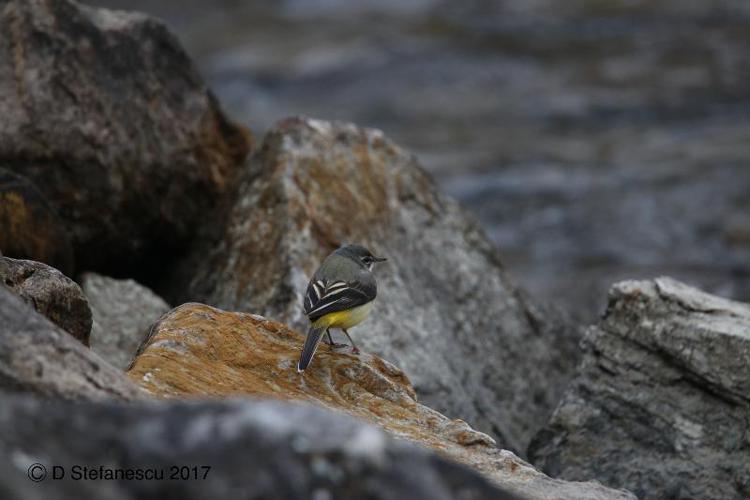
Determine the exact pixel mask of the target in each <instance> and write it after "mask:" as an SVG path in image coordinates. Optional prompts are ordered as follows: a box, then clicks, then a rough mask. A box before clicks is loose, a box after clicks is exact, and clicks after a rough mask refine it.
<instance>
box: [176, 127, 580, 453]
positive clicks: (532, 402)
mask: <svg viewBox="0 0 750 500" xmlns="http://www.w3.org/2000/svg"><path fill="white" fill-rule="evenodd" d="M343 242H348V243H359V244H363V245H365V246H367V247H368V248H370V249H371V250H372V251H373V252H374V253H375V254H376V255H382V256H384V257H387V258H388V262H387V263H384V264H382V265H380V266H379V267H378V268H376V270H375V275H376V277H377V280H378V298H377V300H376V302H375V305H374V308H373V311H372V314H371V315H370V317H369V318H368V319H367V321H365V322H364V323H362V325H361V326H358V327H355V328H353V329H352V331H351V332H350V333H351V334H352V337H353V338H354V340H355V342H357V343H358V345H359V346H360V347H362V348H363V349H365V350H367V351H369V352H371V353H376V354H378V355H380V356H382V357H384V358H386V359H388V360H390V361H391V362H393V363H395V364H397V365H398V366H399V367H401V368H402V369H403V370H405V371H406V372H407V373H408V374H409V376H410V378H411V379H412V382H413V383H414V387H415V388H416V391H417V393H418V394H420V395H421V397H422V398H423V399H424V400H425V401H426V402H427V404H429V405H430V406H431V407H433V408H435V409H436V410H438V411H440V412H443V413H445V414H447V415H450V416H452V417H453V416H455V417H458V416H460V417H462V418H464V419H465V420H466V421H467V422H469V423H470V424H471V425H472V426H474V427H476V428H477V429H479V430H481V431H483V432H486V433H488V434H491V435H492V436H493V437H495V438H496V439H497V441H498V442H499V443H501V445H502V446H503V447H505V448H508V449H512V450H514V451H515V452H517V453H523V451H524V450H525V448H526V444H527V442H528V440H529V439H530V438H531V436H532V435H533V433H534V432H536V430H537V429H538V427H540V426H541V425H543V423H544V422H545V421H546V419H547V418H548V416H549V412H551V411H552V409H553V408H554V405H555V404H557V402H558V400H559V396H560V395H561V394H562V392H563V390H564V388H565V384H566V382H567V380H568V379H569V377H571V376H572V374H573V371H574V369H575V365H576V360H577V357H578V347H577V346H578V339H579V335H578V332H577V331H576V329H575V328H571V327H569V325H568V323H566V321H565V319H564V318H560V317H559V316H558V315H556V314H554V313H553V312H552V311H548V310H546V309H545V308H542V307H540V306H539V304H537V303H536V302H535V301H533V300H531V299H529V298H528V297H527V296H526V295H525V294H524V293H523V292H522V291H521V290H519V289H518V288H517V287H516V285H515V284H514V283H513V281H512V280H511V279H510V278H509V277H508V276H507V275H506V273H505V272H504V270H503V268H502V264H501V262H500V257H499V254H498V252H497V250H496V248H495V247H494V246H493V245H492V243H491V242H490V241H489V240H488V239H487V237H486V235H485V234H484V233H483V232H482V230H481V229H480V228H479V226H478V225H477V224H476V223H475V221H474V220H473V219H472V218H471V217H470V216H469V215H468V214H466V213H465V212H464V211H463V210H462V209H461V208H460V207H459V206H458V205H457V204H456V202H455V201H454V200H452V199H450V198H448V197H446V196H444V195H443V194H441V193H440V192H439V191H438V189H437V188H436V187H435V185H434V184H433V182H432V180H431V179H430V178H429V176H428V175H427V174H426V173H425V172H424V171H423V170H422V168H421V167H420V166H419V163H418V162H417V160H416V158H415V157H414V156H413V155H412V154H410V153H409V152H408V151H406V150H404V149H402V148H401V147H399V146H398V145H396V144H394V143H393V142H392V141H390V140H389V139H388V138H387V137H386V136H385V135H384V134H383V133H382V132H380V131H378V130H372V129H366V128H361V127H357V126H355V125H352V124H347V123H337V122H325V121H320V120H311V119H304V118H292V119H288V120H284V121H282V122H281V123H280V124H279V125H278V126H276V127H275V128H273V129H272V130H271V131H269V133H268V134H267V135H266V137H265V139H264V141H263V145H262V147H261V148H260V149H259V150H258V151H257V152H256V154H255V155H254V156H253V158H252V160H251V161H250V162H249V163H248V166H247V170H246V171H245V172H244V175H243V178H242V181H241V183H240V185H239V196H238V199H237V200H236V202H235V204H234V207H233V208H232V211H231V213H230V215H229V216H228V217H227V226H226V228H225V230H224V235H223V236H222V238H221V239H220V241H219V242H218V243H217V244H216V245H214V247H213V248H210V249H206V250H205V251H203V252H201V253H200V254H199V255H197V256H196V257H197V258H196V261H195V263H194V264H193V265H191V266H188V268H187V269H186V270H185V274H186V275H187V276H189V277H190V278H191V280H192V282H191V284H190V286H185V287H183V291H186V292H187V293H185V295H183V297H182V300H181V301H188V300H191V301H192V300H198V301H200V302H205V303H207V304H210V305H213V306H216V307H221V308H224V309H228V310H239V311H248V312H253V313H258V314H262V315H264V316H266V317H269V318H274V319H276V320H278V321H281V322H283V323H285V324H288V325H290V326H291V327H293V328H295V329H298V330H300V331H305V330H306V329H307V325H308V321H307V318H305V317H304V315H303V314H302V296H303V293H304V290H305V288H306V286H307V283H308V280H309V278H310V276H311V275H312V273H313V272H314V271H315V269H316V267H317V266H318V265H319V264H320V262H321V261H322V260H323V258H325V256H326V255H327V254H328V253H329V252H331V251H332V250H334V249H335V248H336V247H337V246H338V245H339V244H341V243H343ZM334 335H339V333H338V332H334ZM519 374H522V376H519Z"/></svg>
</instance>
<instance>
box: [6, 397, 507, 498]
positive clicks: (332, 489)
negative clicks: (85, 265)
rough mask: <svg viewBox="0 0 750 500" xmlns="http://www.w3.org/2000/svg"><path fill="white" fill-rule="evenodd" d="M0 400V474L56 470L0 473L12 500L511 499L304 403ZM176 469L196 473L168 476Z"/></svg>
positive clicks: (461, 471)
mask: <svg viewBox="0 0 750 500" xmlns="http://www.w3.org/2000/svg"><path fill="white" fill-rule="evenodd" d="M0 401H1V402H2V404H1V405H0V454H1V455H5V456H12V457H15V460H14V463H12V465H11V467H10V468H9V469H7V470H6V471H5V473H4V476H6V477H8V478H9V479H10V478H16V477H17V476H19V475H23V476H25V475H26V468H27V467H28V466H29V465H30V464H31V463H32V462H33V461H38V462H39V463H42V464H46V466H47V467H48V468H49V474H52V468H51V467H52V465H57V466H58V467H63V468H64V470H65V472H66V478H65V479H64V480H57V481H53V480H46V481H43V482H40V483H32V482H31V481H29V480H28V479H25V477H24V479H25V481H26V482H25V484H23V483H20V481H16V482H15V484H14V483H11V482H10V481H4V483H5V484H12V485H14V486H16V487H17V489H16V493H17V495H16V496H14V497H13V498H18V499H24V500H26V499H36V498H40V494H43V495H44V496H43V498H47V499H67V498H100V499H105V500H107V499H118V500H119V499H131V498H132V499H135V498H138V499H163V498H182V499H205V498H216V499H236V498H268V499H290V500H292V499H294V500H297V499H307V498H352V499H354V498H372V499H389V500H390V499H404V500H406V499H412V498H413V499H424V500H442V499H444V500H448V499H453V498H466V499H471V500H473V499H477V500H479V499H487V500H489V499H493V500H516V499H519V500H520V498H521V497H517V496H515V495H511V494H509V493H507V492H504V491H502V490H500V489H499V488H498V487H496V486H492V485H491V484H490V483H489V482H488V481H486V480H484V479H483V478H482V477H481V476H479V475H478V474H477V473H475V472H473V471H471V470H469V469H467V468H465V467H462V466H459V465H456V464H454V463H452V462H449V461H447V460H445V459H443V458H440V457H439V456H436V455H435V454H432V453H429V452H427V451H424V450H421V449H419V448H416V447H414V446H410V445H407V444H405V443H402V442H399V441H396V440H394V439H391V438H389V437H387V436H386V435H385V434H384V433H383V432H382V431H381V430H379V429H377V428H375V427H372V426H369V425H365V424H362V423H360V422H357V421H356V420H354V419H352V418H348V417H346V416H343V415H336V414H333V413H331V412H327V411H324V410H322V409H319V408H315V407H312V406H309V405H292V404H285V403H280V402H261V401H229V402H191V403H185V402H181V403H168V404H160V405H155V404H153V403H152V404H138V405H127V406H125V405H118V404H112V403H109V404H104V403H99V404H92V403H88V404H78V405H74V404H63V403H54V404H45V405H42V404H41V403H40V402H39V401H37V400H33V399H29V398H18V397H13V398H11V397H7V396H0ZM41 413H44V418H40V417H39V415H40V414H41ZM71 416H73V417H74V418H71ZM60 428H65V432H64V433H60V432H59V430H60ZM103 448H106V449H107V453H108V456H109V458H108V460H107V461H106V465H103V464H102V449H103ZM75 465H78V466H79V467H85V466H87V467H89V469H94V470H95V472H98V470H99V467H100V466H101V465H103V467H105V468H108V469H141V470H143V471H145V470H152V471H155V473H156V471H161V472H162V473H163V474H164V479H158V480H150V481H149V480H141V481H138V480H130V481H127V480H122V481H114V480H109V481H108V480H75V479H74V478H72V473H73V472H74V470H73V466H75ZM174 466H176V467H177V469H178V479H176V480H175V479H171V478H170V476H171V475H172V472H171V471H172V467H174ZM204 466H205V467H210V469H208V470H206V469H205V468H204ZM193 467H195V469H193ZM188 468H189V469H188ZM185 469H187V470H188V471H189V472H188V476H190V475H191V474H194V473H193V470H195V471H196V472H195V473H197V475H198V478H197V479H195V478H194V476H191V478H190V479H179V474H185ZM79 471H80V469H79ZM204 473H205V478H204ZM89 474H91V472H89Z"/></svg>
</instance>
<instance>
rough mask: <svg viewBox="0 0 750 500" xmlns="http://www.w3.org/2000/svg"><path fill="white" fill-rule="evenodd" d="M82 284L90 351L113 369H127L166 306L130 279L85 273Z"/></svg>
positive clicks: (167, 308) (167, 306)
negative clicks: (87, 309)
mask: <svg viewBox="0 0 750 500" xmlns="http://www.w3.org/2000/svg"><path fill="white" fill-rule="evenodd" d="M81 285H82V287H83V291H84V293H85V294H86V297H87V298H88V302H89V306H91V313H92V316H93V319H94V324H93V327H92V328H91V349H93V350H94V351H95V352H97V353H98V354H99V355H100V356H101V357H103V358H104V359H106V360H107V361H109V362H110V363H112V364H113V365H114V366H116V367H118V368H121V369H123V370H124V369H126V368H127V367H128V365H129V364H130V362H131V361H132V360H133V356H134V355H135V352H136V351H137V350H138V346H139V345H140V344H141V342H142V341H143V338H144V337H145V336H146V334H147V333H148V330H149V327H150V326H151V325H152V324H153V323H154V322H155V321H156V320H157V319H159V316H161V315H162V314H164V313H165V312H167V311H169V309H170V307H169V304H167V303H166V302H164V299H162V298H161V297H159V296H158V295H156V294H155V293H154V292H152V291H151V290H149V289H148V288H146V287H145V286H143V285H140V284H138V283H136V282H135V281H133V280H116V279H113V278H108V277H106V276H101V275H99V274H96V273H85V274H83V276H82V277H81Z"/></svg>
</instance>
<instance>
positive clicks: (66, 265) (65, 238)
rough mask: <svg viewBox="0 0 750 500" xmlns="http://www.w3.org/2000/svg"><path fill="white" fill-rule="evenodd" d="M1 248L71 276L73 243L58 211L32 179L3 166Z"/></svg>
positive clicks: (0, 173) (0, 175)
mask: <svg viewBox="0 0 750 500" xmlns="http://www.w3.org/2000/svg"><path fill="white" fill-rule="evenodd" d="M0 251H2V252H3V255H5V256H7V257H15V258H17V259H30V260H36V261H39V262H44V263H45V264H49V265H50V266H52V267H54V268H56V269H59V270H60V271H62V272H63V273H65V274H67V275H69V276H71V275H72V274H73V272H74V269H73V246H72V244H71V241H70V234H69V232H68V230H67V228H66V227H65V224H64V223H63V222H62V220H61V219H60V217H59V216H58V215H57V212H55V210H54V209H53V208H52V206H51V205H50V204H49V202H48V201H47V199H46V198H45V197H44V195H43V194H42V193H41V192H40V191H39V189H37V187H36V186H35V185H34V183H33V182H31V181H30V180H29V179H27V178H25V177H23V176H21V175H18V174H15V173H13V172H11V171H10V170H8V169H6V168H2V167H0Z"/></svg>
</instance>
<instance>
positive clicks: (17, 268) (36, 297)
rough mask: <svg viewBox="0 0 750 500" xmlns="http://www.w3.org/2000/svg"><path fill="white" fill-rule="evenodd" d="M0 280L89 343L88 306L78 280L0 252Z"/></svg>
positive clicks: (86, 343) (41, 311) (42, 312)
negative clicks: (0, 254) (1, 254)
mask: <svg viewBox="0 0 750 500" xmlns="http://www.w3.org/2000/svg"><path fill="white" fill-rule="evenodd" d="M0 283H3V284H5V286H7V287H8V288H9V289H10V290H11V291H12V292H13V293H15V294H16V295H18V296H19V297H21V298H22V299H23V300H24V301H25V302H27V303H28V304H30V305H31V306H32V307H33V308H34V309H36V310H37V312H39V313H41V314H43V315H44V316H46V317H47V318H48V319H49V320H50V321H52V322H53V323H55V324H56V325H57V326H59V327H60V328H62V329H63V330H65V331H66V332H68V333H69V334H71V335H72V336H73V337H75V338H76V339H78V340H80V341H81V342H82V343H83V344H84V345H89V335H90V332H91V309H90V308H89V304H88V301H87V300H86V296H85V295H84V294H83V291H82V290H81V287H80V286H78V283H76V282H75V281H73V280H72V279H70V278H68V277H67V276H65V275H64V274H63V273H61V272H60V271H58V270H57V269H54V268H52V267H50V266H48V265H46V264H42V263H41V262H34V261H32V260H20V259H11V258H10V257H2V256H0Z"/></svg>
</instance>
